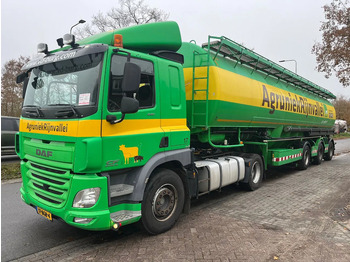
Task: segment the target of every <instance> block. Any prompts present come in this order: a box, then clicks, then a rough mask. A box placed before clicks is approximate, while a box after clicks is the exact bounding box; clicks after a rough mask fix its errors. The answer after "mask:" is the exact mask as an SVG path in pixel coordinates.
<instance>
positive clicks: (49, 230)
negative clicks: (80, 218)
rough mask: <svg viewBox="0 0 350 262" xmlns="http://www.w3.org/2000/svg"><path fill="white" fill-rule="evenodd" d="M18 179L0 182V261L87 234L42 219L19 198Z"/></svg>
mask: <svg viewBox="0 0 350 262" xmlns="http://www.w3.org/2000/svg"><path fill="white" fill-rule="evenodd" d="M20 187H21V183H13V184H3V185H1V261H9V260H12V259H15V258H19V257H22V256H26V255H28V254H31V253H33V252H39V251H42V250H46V249H48V248H51V247H54V246H57V245H60V244H63V243H67V242H70V241H73V240H76V239H79V238H82V237H85V236H88V235H89V234H91V233H90V232H88V231H83V230H79V229H76V228H73V227H70V226H68V225H66V224H65V223H62V222H60V221H54V222H50V221H46V220H45V218H42V217H39V215H37V214H36V211H35V209H34V208H32V207H30V206H28V205H26V204H24V203H23V202H22V200H21V196H20V192H19V188H20Z"/></svg>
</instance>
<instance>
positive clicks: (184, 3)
mask: <svg viewBox="0 0 350 262" xmlns="http://www.w3.org/2000/svg"><path fill="white" fill-rule="evenodd" d="M330 1H331V0H244V1H242V0H215V1H213V0H176V1H164V0H145V3H147V4H148V5H149V6H150V7H156V8H159V9H162V10H163V11H165V12H167V13H169V14H170V16H169V20H173V21H176V22H177V23H178V24H179V26H180V30H181V33H182V39H183V41H190V40H195V41H196V42H197V44H202V43H204V42H207V37H208V35H214V36H222V35H223V36H226V37H228V38H230V39H232V40H234V41H236V42H238V43H243V44H244V45H245V46H246V47H248V48H251V49H254V51H255V52H257V53H259V54H261V55H263V56H265V57H266V58H269V59H270V60H272V61H275V62H278V61H279V60H282V59H295V60H297V65H298V74H300V75H301V76H303V77H305V78H306V79H308V80H310V81H312V82H314V83H316V84H318V85H320V86H322V87H323V88H326V89H328V90H330V91H331V92H332V93H334V94H335V95H337V96H339V95H344V96H346V97H348V98H350V88H349V87H348V88H344V87H343V86H342V85H341V84H340V83H339V82H338V80H337V79H336V78H335V77H332V78H330V79H326V78H325V77H324V75H323V74H322V73H319V72H317V71H316V70H315V67H316V59H315V55H313V54H311V48H312V46H313V44H314V43H315V42H316V41H321V33H320V32H319V28H320V25H321V21H323V20H324V14H323V9H322V6H323V5H325V4H327V3H329V2H330ZM117 5H118V1H117V0H98V1H87V0H69V1H68V0H60V1H49V0H30V1H28V0H2V1H1V65H2V66H3V65H4V63H5V62H6V61H8V60H10V59H13V58H18V57H19V56H20V55H23V56H32V55H33V54H35V52H36V46H37V44H38V43H41V42H43V43H47V44H48V45H49V49H50V50H51V49H56V48H57V44H56V39H57V38H59V37H62V36H63V35H64V34H65V33H68V32H69V29H70V27H71V26H72V25H73V24H75V23H76V22H77V21H79V19H84V20H86V21H90V20H91V17H92V15H94V14H97V13H98V11H101V12H106V11H108V10H109V9H111V8H112V7H114V6H117ZM281 65H283V66H285V67H286V68H288V69H290V70H292V71H294V63H293V62H288V63H283V64H281Z"/></svg>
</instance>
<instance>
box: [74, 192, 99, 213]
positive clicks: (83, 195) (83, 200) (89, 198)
mask: <svg viewBox="0 0 350 262" xmlns="http://www.w3.org/2000/svg"><path fill="white" fill-rule="evenodd" d="M100 191H101V189H100V188H99V187H94V188H87V189H84V190H81V191H79V192H78V193H77V194H76V195H75V198H74V201H73V207H78V208H88V207H93V206H94V205H95V204H96V202H97V200H98V198H99V197H100Z"/></svg>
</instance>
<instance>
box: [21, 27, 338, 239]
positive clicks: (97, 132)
mask: <svg viewBox="0 0 350 262" xmlns="http://www.w3.org/2000/svg"><path fill="white" fill-rule="evenodd" d="M57 43H58V44H59V46H60V48H58V49H55V50H53V51H49V50H48V46H47V44H43V43H41V44H39V45H38V57H36V58H35V59H33V60H32V61H30V62H28V64H26V65H25V66H24V67H23V72H22V73H21V74H20V75H18V77H17V80H16V81H17V83H22V82H23V94H24V102H23V108H22V115H21V119H20V130H19V133H18V134H17V135H16V152H17V154H18V155H19V157H20V159H21V173H22V178H23V185H22V187H21V189H20V193H21V197H22V200H23V201H24V202H25V203H26V204H28V205H30V206H32V207H33V208H35V210H36V212H37V213H38V214H39V215H41V216H43V217H45V218H46V219H48V220H50V221H52V220H53V219H59V220H63V221H64V222H66V223H67V224H69V225H71V226H75V227H78V228H81V229H87V230H118V229H119V228H120V227H122V226H125V225H128V224H131V223H136V222H137V223H138V224H140V225H141V226H142V228H144V229H145V231H146V232H148V233H149V234H159V233H162V232H165V231H167V230H169V229H170V228H172V227H173V226H174V224H175V223H176V221H177V220H178V218H179V216H180V215H181V214H182V213H188V212H189V210H190V204H191V200H192V199H196V198H198V197H200V196H202V195H204V194H208V193H209V192H212V191H220V190H221V189H222V188H223V187H224V186H228V185H232V184H240V185H242V186H244V187H246V188H247V189H248V190H256V189H258V188H259V187H260V186H261V183H262V180H263V178H264V176H265V175H266V170H267V169H268V168H270V167H276V166H283V165H293V166H295V167H296V168H298V169H301V170H305V169H307V168H308V167H309V165H310V164H311V163H314V164H321V163H322V162H323V160H331V159H332V157H333V154H334V145H335V144H334V141H333V139H332V134H333V130H332V127H333V124H334V120H335V117H336V115H335V110H334V107H333V106H332V104H331V103H330V102H329V100H330V99H334V98H335V96H334V95H333V94H332V93H331V92H329V91H327V90H326V89H323V88H321V87H320V86H318V85H316V84H314V83H312V82H310V81H308V80H306V79H305V78H303V77H301V76H299V75H297V74H295V73H293V72H291V71H289V70H287V69H285V68H283V67H281V66H280V65H278V64H276V63H274V62H272V61H271V60H269V59H267V58H265V57H263V56H261V55H259V54H257V53H256V52H254V51H252V50H249V49H247V48H245V47H244V46H242V45H239V44H238V43H236V42H234V41H232V40H230V39H228V38H226V37H215V36H209V37H208V42H207V43H204V44H203V45H202V46H199V45H197V44H196V43H195V41H191V42H182V39H181V33H180V29H179V26H178V24H177V23H176V22H172V21H167V22H158V23H151V24H144V25H137V26H132V27H127V28H121V29H117V30H114V31H111V32H104V33H100V34H96V35H93V36H91V37H88V38H85V39H82V40H80V41H78V42H76V41H75V37H74V35H72V34H66V35H64V37H63V38H60V39H58V40H57Z"/></svg>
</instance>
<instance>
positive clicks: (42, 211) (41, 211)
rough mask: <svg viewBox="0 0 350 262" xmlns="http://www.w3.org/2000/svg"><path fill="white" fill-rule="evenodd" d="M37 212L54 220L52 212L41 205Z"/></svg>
mask: <svg viewBox="0 0 350 262" xmlns="http://www.w3.org/2000/svg"><path fill="white" fill-rule="evenodd" d="M36 212H38V214H39V215H41V216H43V217H45V218H47V219H48V220H50V221H52V214H51V213H50V212H48V211H46V210H44V209H42V208H41V207H36Z"/></svg>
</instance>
